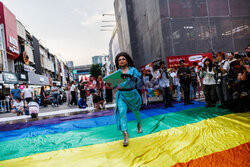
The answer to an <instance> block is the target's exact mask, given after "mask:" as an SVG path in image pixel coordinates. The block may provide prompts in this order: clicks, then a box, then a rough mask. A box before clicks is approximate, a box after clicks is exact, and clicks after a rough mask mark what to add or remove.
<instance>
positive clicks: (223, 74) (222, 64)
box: [215, 52, 230, 108]
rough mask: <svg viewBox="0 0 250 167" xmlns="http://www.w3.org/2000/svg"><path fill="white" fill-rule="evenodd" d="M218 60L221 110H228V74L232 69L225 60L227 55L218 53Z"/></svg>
mask: <svg viewBox="0 0 250 167" xmlns="http://www.w3.org/2000/svg"><path fill="white" fill-rule="evenodd" d="M216 59H217V60H218V65H217V67H216V74H215V78H216V80H215V81H216V84H217V86H216V91H217V95H218V97H219V100H220V102H221V106H219V108H227V103H228V96H229V95H228V85H227V84H228V83H227V82H228V72H229V69H230V64H229V62H228V61H226V60H225V54H224V53H223V52H218V53H217V54H216Z"/></svg>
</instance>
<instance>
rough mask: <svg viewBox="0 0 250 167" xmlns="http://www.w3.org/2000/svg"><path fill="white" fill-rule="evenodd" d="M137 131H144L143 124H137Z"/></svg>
mask: <svg viewBox="0 0 250 167" xmlns="http://www.w3.org/2000/svg"><path fill="white" fill-rule="evenodd" d="M137 133H138V134H139V133H142V128H141V124H137Z"/></svg>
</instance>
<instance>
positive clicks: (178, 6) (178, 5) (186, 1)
mask: <svg viewBox="0 0 250 167" xmlns="http://www.w3.org/2000/svg"><path fill="white" fill-rule="evenodd" d="M169 7H170V17H173V18H185V17H191V16H192V9H191V1H190V0H169Z"/></svg>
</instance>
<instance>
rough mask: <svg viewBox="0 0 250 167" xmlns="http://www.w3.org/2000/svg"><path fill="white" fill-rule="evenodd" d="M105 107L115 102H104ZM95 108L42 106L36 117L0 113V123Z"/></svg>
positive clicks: (82, 111) (57, 115) (75, 112)
mask: <svg viewBox="0 0 250 167" xmlns="http://www.w3.org/2000/svg"><path fill="white" fill-rule="evenodd" d="M105 108H106V109H113V108H115V104H106V105H105ZM94 111H95V108H93V107H87V108H84V109H80V108H78V106H68V105H67V104H63V105H60V106H59V107H51V106H48V107H43V108H40V113H39V115H38V118H36V119H32V118H31V117H30V115H22V116H17V115H16V114H13V113H1V114H0V125H1V124H14V123H18V122H27V121H36V120H41V119H49V118H55V117H64V116H69V115H76V114H82V113H89V112H94Z"/></svg>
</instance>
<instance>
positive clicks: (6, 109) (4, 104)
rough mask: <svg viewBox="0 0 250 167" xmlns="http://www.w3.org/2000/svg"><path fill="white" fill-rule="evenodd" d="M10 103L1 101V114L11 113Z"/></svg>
mask: <svg viewBox="0 0 250 167" xmlns="http://www.w3.org/2000/svg"><path fill="white" fill-rule="evenodd" d="M10 109H11V108H10V101H9V100H0V112H10Z"/></svg>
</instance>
